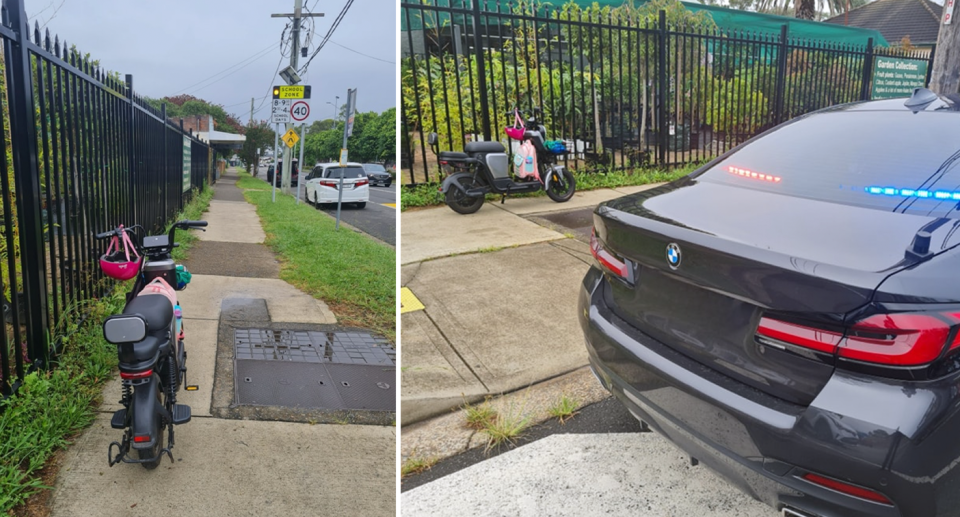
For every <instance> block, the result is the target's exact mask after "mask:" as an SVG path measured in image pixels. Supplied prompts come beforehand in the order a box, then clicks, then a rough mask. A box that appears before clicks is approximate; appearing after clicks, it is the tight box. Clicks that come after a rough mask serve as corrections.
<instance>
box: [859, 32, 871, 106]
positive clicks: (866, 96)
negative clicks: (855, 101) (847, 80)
mask: <svg viewBox="0 0 960 517" xmlns="http://www.w3.org/2000/svg"><path fill="white" fill-rule="evenodd" d="M871 78H873V38H870V39H868V40H867V53H866V54H865V55H864V56H863V74H862V78H861V79H860V81H861V82H860V100H862V101H868V100H870V79H871Z"/></svg>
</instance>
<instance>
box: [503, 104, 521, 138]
mask: <svg viewBox="0 0 960 517" xmlns="http://www.w3.org/2000/svg"><path fill="white" fill-rule="evenodd" d="M513 116H514V117H515V118H516V120H515V121H514V123H513V126H512V127H508V128H505V129H504V130H503V131H504V132H505V133H506V134H507V136H509V137H510V138H512V139H514V140H523V121H522V120H520V114H519V113H517V112H516V110H514V112H513Z"/></svg>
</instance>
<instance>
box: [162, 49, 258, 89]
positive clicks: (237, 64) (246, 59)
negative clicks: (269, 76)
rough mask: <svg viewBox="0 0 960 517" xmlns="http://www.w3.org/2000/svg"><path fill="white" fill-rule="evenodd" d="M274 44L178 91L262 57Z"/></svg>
mask: <svg viewBox="0 0 960 517" xmlns="http://www.w3.org/2000/svg"><path fill="white" fill-rule="evenodd" d="M273 45H274V44H273V43H271V44H270V45H269V46H267V47H265V48H262V49H260V50H258V51H256V52H255V53H254V54H253V55H252V56H249V57H246V58H244V59H242V60H241V61H240V62H239V63H236V64H234V65H231V66H228V67H227V68H224V69H223V70H221V71H219V72H217V73H215V74H213V75H211V76H210V77H207V78H206V79H203V80H202V81H199V82H196V83H193V84H191V85H190V86H187V87H186V88H181V89H179V90H177V92H178V93H183V92H186V91H187V90H189V89H190V88H193V87H194V86H197V85H198V84H203V83H205V82H207V81H209V80H210V79H213V78H214V77H217V76H218V75H220V74H222V73H224V72H227V71H229V70H232V69H233V68H235V67H237V66H239V65H242V64H243V63H246V62H247V61H249V60H251V59H254V58H256V57H258V56H259V57H262V56H260V54H262V53H263V52H266V51H268V50H270V49H272V48H273Z"/></svg>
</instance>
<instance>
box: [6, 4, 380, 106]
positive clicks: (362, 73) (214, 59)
mask: <svg viewBox="0 0 960 517" xmlns="http://www.w3.org/2000/svg"><path fill="white" fill-rule="evenodd" d="M25 2H26V9H27V15H28V17H29V19H30V25H31V26H33V21H34V20H36V21H39V22H40V24H41V25H43V24H44V23H45V22H46V21H47V20H49V22H48V24H47V27H49V29H50V32H51V35H52V34H59V35H60V39H61V41H62V40H63V39H64V38H66V40H67V41H68V42H69V43H71V44H76V45H77V48H78V49H79V50H80V51H82V52H89V53H90V54H91V57H93V58H95V59H100V63H101V64H102V65H103V66H105V67H106V68H107V69H108V70H114V71H117V72H120V74H121V76H122V75H123V74H133V79H134V90H136V91H137V92H138V93H139V94H141V95H148V96H150V97H165V96H173V95H177V94H180V93H187V94H190V95H193V96H195V97H199V98H202V99H205V100H207V101H209V102H212V103H215V104H221V105H223V106H224V107H225V108H226V110H227V111H228V112H230V113H233V114H234V115H235V116H237V117H238V118H239V119H240V120H241V121H242V122H243V123H246V122H247V120H248V119H249V118H250V98H251V97H256V99H257V100H256V104H255V107H257V106H260V101H261V98H262V97H263V96H264V95H265V94H267V93H268V92H269V91H270V88H271V87H272V85H273V84H284V83H283V82H282V80H281V79H280V78H279V77H278V76H276V75H275V70H276V69H277V64H278V62H279V61H280V59H281V54H280V46H279V42H280V35H281V33H282V32H283V30H284V26H285V24H286V23H287V22H288V20H287V19H285V18H271V17H270V14H271V13H292V12H293V4H294V1H293V0H282V1H281V0H137V1H131V0H95V1H93V0H25ZM304 2H305V5H306V6H307V7H308V9H309V10H311V11H313V12H315V13H319V12H322V13H324V14H325V16H324V17H323V18H315V19H314V27H315V31H316V34H313V41H312V43H311V44H310V54H313V50H314V49H315V48H316V46H317V45H318V44H319V43H320V41H322V40H323V36H324V35H326V33H327V30H328V29H329V28H330V26H331V25H332V23H333V21H334V20H335V19H336V18H337V15H338V14H339V13H340V11H341V10H342V9H343V7H344V5H345V3H346V0H304ZM58 7H59V10H57V9H58ZM55 10H56V14H55V15H54V11H55ZM51 16H52V19H50V18H51ZM305 24H306V26H307V27H308V28H309V27H310V23H309V22H305ZM396 27H397V21H396V3H395V2H393V1H392V0H355V1H354V3H353V5H352V6H351V7H350V9H349V10H348V11H347V13H346V15H345V16H344V18H343V21H342V22H341V23H340V25H339V27H337V30H336V32H334V33H333V35H332V36H331V38H330V41H328V42H327V44H326V45H325V46H324V47H323V49H322V50H321V51H320V53H319V54H317V56H316V58H314V60H313V62H312V63H311V64H310V67H309V69H308V71H307V73H306V74H304V75H303V83H302V84H309V85H311V86H312V87H313V94H312V102H311V113H310V118H309V119H308V121H312V120H317V119H321V118H330V117H332V116H333V113H334V108H333V106H332V105H328V104H326V103H327V102H330V103H331V104H332V103H333V102H335V98H334V97H335V96H337V95H339V96H340V104H341V105H342V104H343V101H344V99H345V97H346V92H347V89H348V88H357V106H358V109H360V110H361V111H377V112H381V111H384V110H386V109H388V108H391V107H393V106H395V105H396V65H395V64H394V62H395V61H396V50H395V49H396V30H397V29H396ZM288 35H289V32H288ZM308 37H309V35H308ZM288 40H289V37H288ZM303 41H304V38H303V37H302V36H301V42H303ZM337 44H339V45H342V46H338V45H337ZM344 47H347V48H349V49H352V50H354V51H356V52H359V53H362V54H367V55H369V56H373V57H374V58H377V59H380V60H382V61H378V60H377V59H372V58H370V57H365V56H363V55H361V54H358V53H355V52H351V51H350V50H347V49H346V48H344ZM285 48H286V46H285ZM261 51H262V52H261ZM288 55H289V54H288ZM250 58H254V59H253V60H252V61H248V60H249V59H250ZM288 61H289V58H288V57H284V58H283V65H282V66H281V68H283V67H285V66H286V65H287V64H288ZM304 62H305V59H303V58H301V59H300V65H301V66H302V65H303V63H304ZM234 65H240V66H242V68H240V66H238V67H235V68H231V69H230V70H227V71H225V72H224V73H223V74H220V75H218V76H216V77H213V78H211V76H214V75H215V74H217V73H218V72H221V71H223V70H225V69H227V68H230V67H232V66H234ZM228 74H229V75H228ZM225 76H226V77H225ZM207 78H211V80H210V81H207V82H204V83H201V84H198V85H195V83H200V82H201V81H203V80H204V79H207ZM221 78H222V80H219V81H216V82H214V80H216V79H221ZM192 85H195V86H192ZM269 116H270V98H269V97H268V98H267V99H266V101H265V102H264V103H263V107H262V108H261V109H260V111H258V112H256V113H255V114H254V118H257V119H266V118H269Z"/></svg>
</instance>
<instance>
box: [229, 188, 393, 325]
mask: <svg viewBox="0 0 960 517" xmlns="http://www.w3.org/2000/svg"><path fill="white" fill-rule="evenodd" d="M251 179H252V178H251ZM253 181H258V182H259V180H253ZM260 183H264V182H260ZM264 184H265V183H264ZM244 196H245V197H246V199H247V201H249V202H250V203H253V204H254V205H255V206H256V207H257V215H259V216H260V221H261V222H262V223H263V230H264V232H265V233H266V234H267V241H266V244H267V246H269V247H270V248H271V249H272V250H273V251H275V252H276V253H277V254H279V255H280V257H281V259H282V260H281V262H282V264H281V267H280V278H282V279H283V280H285V281H287V282H289V283H290V284H292V285H294V286H295V287H297V288H298V289H300V290H301V291H303V292H305V293H308V294H310V295H312V296H314V297H316V298H320V299H322V300H323V301H325V302H326V303H327V305H328V306H329V307H330V308H331V309H332V310H333V312H334V313H335V314H336V315H337V318H338V319H339V320H340V323H342V324H344V325H351V326H358V327H366V328H370V329H372V330H374V331H376V332H378V333H381V334H383V335H384V336H386V337H387V338H389V339H391V340H395V339H396V303H397V302H396V277H395V274H394V271H396V260H397V254H396V250H394V249H392V248H390V247H388V246H384V245H383V244H380V243H378V242H376V241H374V240H372V239H370V238H368V237H366V236H365V235H361V234H358V233H356V232H353V231H351V230H349V229H346V228H341V229H340V231H339V232H338V231H334V225H335V222H334V220H333V219H331V218H330V217H329V216H327V215H326V214H324V213H323V212H320V211H318V210H316V209H315V208H313V207H312V206H310V205H308V204H306V203H301V204H299V205H298V204H296V200H295V199H293V198H292V197H290V196H282V195H281V196H277V202H276V203H273V202H271V196H270V192H269V191H266V190H249V191H247V192H244Z"/></svg>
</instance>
